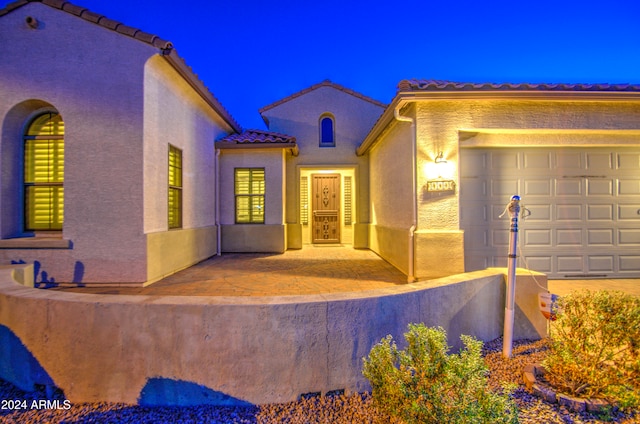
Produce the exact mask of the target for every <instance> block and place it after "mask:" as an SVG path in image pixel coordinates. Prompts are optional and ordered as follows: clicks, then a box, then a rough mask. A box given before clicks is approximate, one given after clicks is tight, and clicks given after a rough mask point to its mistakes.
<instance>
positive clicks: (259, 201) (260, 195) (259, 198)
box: [233, 167, 267, 225]
mask: <svg viewBox="0 0 640 424" xmlns="http://www.w3.org/2000/svg"><path fill="white" fill-rule="evenodd" d="M240 172H248V173H249V175H248V177H249V178H248V181H247V182H246V185H247V192H246V193H245V192H240V190H239V182H240V180H239V178H238V177H239V175H238V174H239V173H240ZM258 173H261V174H262V180H255V181H254V174H258ZM260 181H261V182H262V184H260V185H258V187H257V188H258V192H254V189H255V186H254V183H255V182H260ZM266 185H267V179H266V172H265V168H247V167H240V168H234V170H233V194H234V222H235V223H236V224H250V225H254V224H264V223H265V217H266V210H265V209H266V207H265V206H266V191H267V187H266ZM242 200H246V201H247V202H248V204H247V207H246V213H244V214H242V215H241V214H240V213H239V212H240V205H239V203H240V201H242ZM256 208H258V209H259V210H260V211H261V213H259V214H255V215H254V210H255V209H256ZM240 216H248V219H239V217H240Z"/></svg>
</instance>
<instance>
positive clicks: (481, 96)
mask: <svg viewBox="0 0 640 424" xmlns="http://www.w3.org/2000/svg"><path fill="white" fill-rule="evenodd" d="M505 99H514V100H516V99H517V100H545V101H596V100H597V101H639V100H640V92H638V91H576V90H574V91H572V90H566V91H544V90H465V91H454V90H448V91H447V90H441V91H412V90H409V91H399V92H398V93H397V94H396V96H395V97H394V99H393V101H392V102H391V103H390V104H389V106H387V108H386V109H385V111H384V112H383V113H382V115H381V116H380V119H378V121H377V122H376V123H375V124H374V126H373V128H372V129H371V131H369V134H367V137H365V139H364V140H363V142H362V143H361V144H360V146H358V148H357V149H356V155H358V156H362V155H365V154H366V153H367V152H368V151H369V149H371V148H372V147H373V146H374V145H375V144H376V142H377V141H378V138H379V137H380V135H381V134H382V133H383V131H384V130H385V129H386V128H387V126H388V125H389V124H390V123H391V122H392V121H393V120H394V110H395V109H396V108H401V107H403V106H404V105H406V104H407V103H411V102H415V101H441V100H447V101H449V100H505Z"/></svg>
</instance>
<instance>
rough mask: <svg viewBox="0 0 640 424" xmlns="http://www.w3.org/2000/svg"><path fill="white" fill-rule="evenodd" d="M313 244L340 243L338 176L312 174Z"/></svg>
mask: <svg viewBox="0 0 640 424" xmlns="http://www.w3.org/2000/svg"><path fill="white" fill-rule="evenodd" d="M311 179H312V193H311V195H312V209H311V210H312V211H313V225H312V229H311V231H312V239H313V243H340V174H313V175H312V176H311Z"/></svg>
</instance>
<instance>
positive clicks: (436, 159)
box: [434, 152, 447, 163]
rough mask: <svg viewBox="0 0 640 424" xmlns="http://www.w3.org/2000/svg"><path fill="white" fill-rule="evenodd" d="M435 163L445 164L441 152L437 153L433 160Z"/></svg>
mask: <svg viewBox="0 0 640 424" xmlns="http://www.w3.org/2000/svg"><path fill="white" fill-rule="evenodd" d="M434 162H435V163H447V160H446V159H445V158H444V154H443V153H442V152H440V153H438V156H436V158H435V159H434Z"/></svg>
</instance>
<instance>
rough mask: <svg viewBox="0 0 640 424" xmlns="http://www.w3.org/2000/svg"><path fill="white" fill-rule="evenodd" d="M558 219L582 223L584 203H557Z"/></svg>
mask: <svg viewBox="0 0 640 424" xmlns="http://www.w3.org/2000/svg"><path fill="white" fill-rule="evenodd" d="M556 220H558V221H575V222H579V223H582V205H581V204H573V205H572V204H566V205H565V204H563V205H556Z"/></svg>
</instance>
